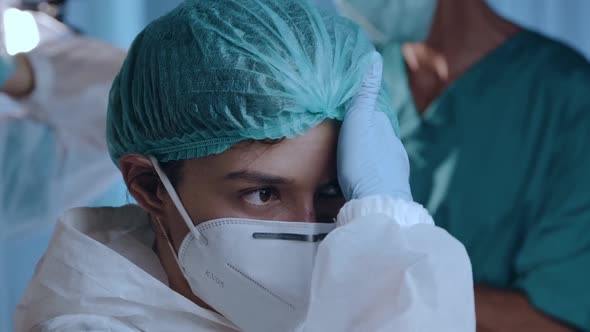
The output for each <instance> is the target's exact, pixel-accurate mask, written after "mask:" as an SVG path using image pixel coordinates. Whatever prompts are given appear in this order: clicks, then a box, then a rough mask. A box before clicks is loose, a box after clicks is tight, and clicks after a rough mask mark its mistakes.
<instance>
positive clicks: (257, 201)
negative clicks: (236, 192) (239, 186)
mask: <svg viewBox="0 0 590 332" xmlns="http://www.w3.org/2000/svg"><path fill="white" fill-rule="evenodd" d="M242 199H244V200H245V201H246V202H247V203H248V204H252V205H256V206H266V205H270V204H272V203H273V202H274V201H276V200H278V199H279V194H278V192H277V191H276V190H275V189H272V188H261V189H256V190H253V191H250V192H247V193H245V194H244V195H243V196H242Z"/></svg>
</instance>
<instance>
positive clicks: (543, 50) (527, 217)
mask: <svg viewBox="0 0 590 332" xmlns="http://www.w3.org/2000/svg"><path fill="white" fill-rule="evenodd" d="M572 2H574V3H575V1H572ZM572 2H568V6H565V7H564V8H569V10H570V13H571V16H567V15H565V16H563V17H561V19H556V20H555V21H552V22H550V23H548V24H547V25H548V26H552V24H554V23H555V22H568V21H569V22H568V23H567V24H568V26H570V27H571V26H575V24H574V23H572V22H571V21H570V20H571V19H572V18H575V17H578V18H580V19H581V18H582V16H580V15H583V14H577V13H576V11H577V12H578V13H585V14H587V13H589V12H590V10H589V9H590V5H589V4H588V3H587V2H586V3H582V2H577V3H578V4H579V6H578V7H575V6H571V5H572ZM514 3H515V2H514V1H512V2H510V3H509V2H508V1H505V2H501V1H499V2H498V3H497V5H498V7H503V9H504V10H507V9H509V8H510V7H511V6H512V7H513V8H514V9H519V6H521V7H520V8H524V4H523V2H520V1H519V2H518V3H519V5H511V4H514ZM534 3H535V5H536V6H542V2H541V1H535V2H534ZM549 3H551V4H553V5H555V4H557V3H559V5H560V6H563V5H564V2H563V1H553V2H550V1H547V2H545V4H547V5H548V6H549ZM336 4H337V7H338V10H340V11H341V12H342V13H343V14H345V15H348V16H349V17H351V18H353V19H354V20H356V21H357V22H358V23H359V24H361V25H362V26H364V27H365V29H366V31H367V32H368V33H369V35H370V36H372V38H373V39H374V41H375V42H376V43H377V44H378V46H379V47H380V49H381V53H382V55H383V57H384V63H385V68H384V79H385V80H386V82H387V83H388V84H389V85H390V89H391V94H392V96H393V100H394V108H395V109H396V110H397V112H398V117H399V121H400V127H401V136H402V141H403V143H404V144H405V146H406V149H407V150H408V154H409V156H410V161H411V170H412V174H411V187H412V192H413V194H414V198H415V199H416V201H418V202H420V203H422V204H424V206H425V207H427V208H428V210H429V211H430V212H431V213H432V214H433V216H434V219H435V220H436V221H437V224H438V225H439V226H442V227H443V228H446V229H447V230H448V231H449V232H450V233H451V234H452V235H454V236H455V237H457V238H458V239H459V240H460V241H462V242H463V244H464V245H465V246H466V248H467V250H468V252H469V255H470V258H471V260H472V264H473V272H474V280H475V282H476V289H475V297H476V311H477V319H478V331H521V332H526V331H574V330H584V331H590V287H589V286H588V280H590V176H588V170H589V169H590V94H588V89H589V88H590V64H589V63H588V62H587V60H586V59H585V58H584V56H583V55H581V54H580V53H578V52H576V51H575V50H573V49H571V48H570V47H568V46H566V45H565V44H562V43H560V42H557V41H554V40H552V39H549V38H547V37H545V36H543V35H541V34H538V33H536V32H532V31H531V30H529V29H527V28H524V27H523V26H521V25H519V24H517V23H514V22H512V21H510V20H507V19H504V18H503V17H502V16H500V15H498V14H497V13H496V12H495V10H494V9H493V8H492V7H490V6H489V5H488V4H487V3H486V2H485V1H484V0H389V1H385V0H383V1H379V0H376V1H366V0H340V1H336ZM570 6H571V7H570ZM551 8H557V7H555V6H551V7H545V10H544V11H538V13H544V14H545V17H546V16H547V14H548V13H549V12H550V10H551ZM584 9H586V11H584ZM562 10H563V8H560V10H559V11H557V13H562V14H563V12H562ZM533 12H535V11H533ZM552 14H554V13H552ZM529 19H530V17H529ZM584 19H585V17H584ZM529 23H537V24H539V23H540V22H539V21H538V20H535V19H530V20H529ZM580 24H581V23H580ZM585 24H587V23H585ZM553 27H555V26H554V25H553ZM580 27H581V25H580ZM587 31H589V30H588V29H586V30H583V29H581V30H580V31H579V32H578V36H582V34H584V33H585V34H586V36H582V37H585V39H584V40H582V43H581V44H580V45H578V46H579V48H580V49H586V47H587V43H588V36H587ZM573 35H575V34H573V33H572V36H573ZM568 37H570V39H569V40H570V42H572V41H573V39H571V36H568ZM404 42H405V43H404Z"/></svg>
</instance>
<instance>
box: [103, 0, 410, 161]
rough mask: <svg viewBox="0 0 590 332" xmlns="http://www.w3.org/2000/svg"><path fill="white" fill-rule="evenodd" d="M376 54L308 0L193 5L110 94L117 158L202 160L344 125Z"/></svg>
mask: <svg viewBox="0 0 590 332" xmlns="http://www.w3.org/2000/svg"><path fill="white" fill-rule="evenodd" d="M372 52H374V47H373V46H372V45H371V43H370V42H369V40H368V38H367V37H366V35H365V34H364V33H363V32H361V30H360V29H359V28H358V27H357V26H356V25H355V23H353V22H352V21H350V20H348V19H346V18H342V17H335V16H330V15H325V14H321V13H320V12H318V11H317V10H316V9H315V8H314V7H313V5H311V4H309V3H308V2H307V1H305V0H215V1H211V0H188V1H185V2H183V3H182V4H181V5H180V6H178V7H177V8H176V9H174V10H173V11H172V12H170V13H169V14H167V15H166V16H163V17H161V18H160V19H158V20H156V21H154V22H152V23H151V24H150V25H148V26H147V27H146V28H145V29H144V30H143V31H142V32H141V33H140V34H139V36H138V37H137V38H136V39H135V41H134V42H133V44H132V46H131V49H130V50H129V54H128V55H127V59H126V60H125V63H124V65H123V67H122V69H121V72H120V73H119V74H118V76H117V77H116V79H115V81H114V83H113V86H112V89H111V93H110V98H109V109H108V120H107V121H108V124H107V141H108V148H109V152H110V154H111V157H112V159H113V160H114V161H115V162H117V160H118V159H119V158H120V157H121V156H123V155H125V154H129V153H137V154H142V155H153V156H155V157H156V158H157V159H158V160H159V161H160V162H166V161H174V160H183V159H191V158H199V157H204V156H208V155H211V154H217V153H221V152H223V151H225V150H226V149H228V148H229V147H231V146H232V145H234V144H236V143H238V142H240V141H244V140H263V139H279V138H291V137H295V136H298V135H301V134H303V133H305V132H306V131H307V130H308V129H310V128H312V127H315V126H317V125H318V124H320V123H321V122H322V121H324V120H326V119H337V120H342V119H343V117H344V113H345V110H346V105H347V103H348V102H349V101H350V100H351V98H352V97H353V96H354V95H355V94H356V93H357V92H358V90H359V88H360V83H361V79H362V77H363V75H364V73H365V71H366V70H367V69H368V67H369V65H370V62H371V53H372ZM381 90H382V92H381V94H380V97H379V100H378V107H379V109H380V110H381V111H383V112H386V113H387V114H388V115H389V117H390V119H391V121H392V123H393V125H394V128H395V129H396V132H397V128H398V126H397V120H396V119H395V116H394V115H393V113H392V110H391V106H390V105H391V102H390V100H389V97H388V96H387V95H386V92H385V91H386V89H383V88H382V89H381Z"/></svg>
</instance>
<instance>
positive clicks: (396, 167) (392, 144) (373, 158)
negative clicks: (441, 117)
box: [338, 53, 412, 201]
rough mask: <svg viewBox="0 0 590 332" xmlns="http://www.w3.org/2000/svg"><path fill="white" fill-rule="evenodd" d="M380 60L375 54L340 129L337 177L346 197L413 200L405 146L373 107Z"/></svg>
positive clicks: (383, 116) (387, 121) (384, 118)
mask: <svg viewBox="0 0 590 332" xmlns="http://www.w3.org/2000/svg"><path fill="white" fill-rule="evenodd" d="M382 72H383V62H382V59H381V56H380V55H379V54H377V53H375V55H374V62H373V65H372V66H371V67H370V69H369V71H368V72H367V74H365V76H364V78H363V82H362V86H361V89H360V91H359V93H358V94H357V95H356V96H355V97H354V99H353V100H352V101H351V103H350V106H349V109H348V110H347V114H346V116H345V118H344V122H343V124H342V127H341V129H340V137H339V142H338V181H339V182H340V187H341V188H342V192H343V194H344V197H345V198H346V200H347V201H349V200H351V199H360V198H364V197H367V196H372V195H387V196H390V197H394V198H402V199H406V200H412V193H411V191H410V183H409V178H410V166H409V162H408V154H407V152H406V149H405V148H404V146H403V145H402V143H401V142H400V140H399V138H398V137H397V136H396V135H395V132H394V131H393V127H392V125H391V122H390V121H389V119H388V118H387V115H385V113H382V112H377V111H376V110H375V104H376V99H377V95H378V94H379V89H380V87H381V75H382Z"/></svg>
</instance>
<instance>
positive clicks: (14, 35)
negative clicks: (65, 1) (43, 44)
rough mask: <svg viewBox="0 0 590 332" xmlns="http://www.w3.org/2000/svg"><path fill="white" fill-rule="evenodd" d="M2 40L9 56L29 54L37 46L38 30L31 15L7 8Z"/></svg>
mask: <svg viewBox="0 0 590 332" xmlns="http://www.w3.org/2000/svg"><path fill="white" fill-rule="evenodd" d="M4 40H5V43H6V52H7V53H8V54H10V55H15V54H17V53H24V52H29V51H31V50H32V49H34V48H35V47H37V45H39V40H40V38H39V28H38V27H37V23H35V18H34V17H33V15H31V13H28V12H25V11H22V10H18V9H16V8H8V9H6V10H5V11H4Z"/></svg>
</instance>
